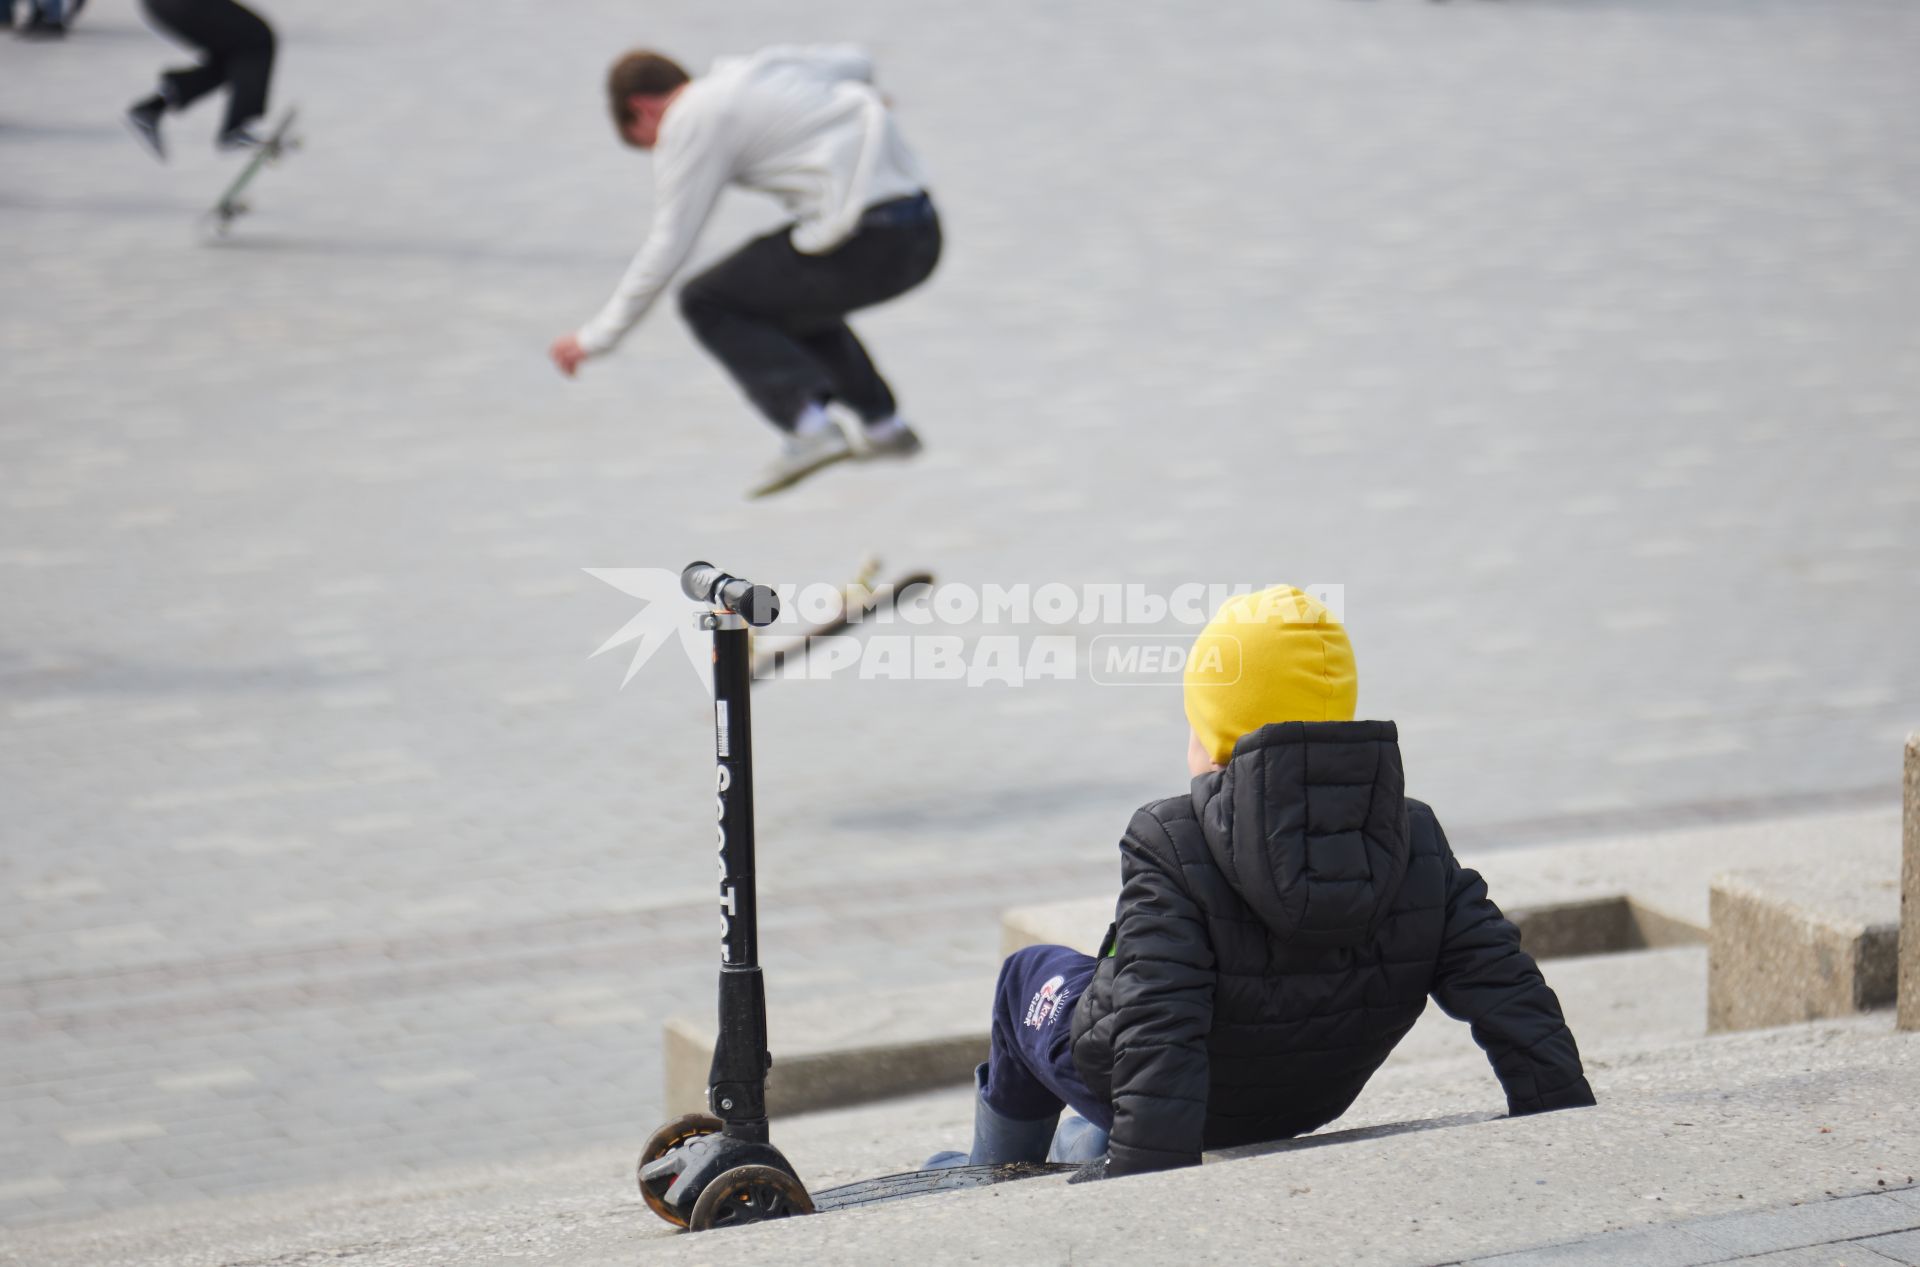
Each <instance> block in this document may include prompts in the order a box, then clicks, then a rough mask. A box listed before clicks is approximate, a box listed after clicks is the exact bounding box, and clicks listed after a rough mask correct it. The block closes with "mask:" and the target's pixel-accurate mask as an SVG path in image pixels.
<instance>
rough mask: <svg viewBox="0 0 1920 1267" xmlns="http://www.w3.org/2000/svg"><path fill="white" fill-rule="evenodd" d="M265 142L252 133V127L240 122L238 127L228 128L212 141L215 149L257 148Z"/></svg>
mask: <svg viewBox="0 0 1920 1267" xmlns="http://www.w3.org/2000/svg"><path fill="white" fill-rule="evenodd" d="M265 144H266V142H265V141H263V140H261V139H260V138H259V137H257V136H255V135H254V134H253V131H252V129H250V128H248V127H247V125H246V124H244V123H242V124H240V125H239V126H238V127H231V128H228V129H227V130H226V131H225V132H222V133H221V134H220V137H219V139H218V140H216V141H215V142H214V143H213V148H215V149H216V150H257V149H259V148H260V147H261V146H262V145H265Z"/></svg>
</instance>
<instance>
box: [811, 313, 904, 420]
mask: <svg viewBox="0 0 1920 1267" xmlns="http://www.w3.org/2000/svg"><path fill="white" fill-rule="evenodd" d="M794 337H795V338H796V339H797V340H799V343H800V346H801V347H803V348H805V349H806V350H807V352H808V354H809V355H811V356H812V357H813V359H814V361H815V362H816V363H818V364H819V366H820V368H821V369H823V370H825V371H826V372H827V378H828V379H829V380H830V381H831V382H832V383H833V396H834V399H836V400H838V401H841V402H842V403H844V404H845V405H846V407H847V408H849V409H851V410H853V411H854V412H855V413H857V414H859V415H860V419H861V421H862V422H879V421H880V420H881V419H882V418H891V417H892V416H893V415H894V413H895V412H897V410H898V406H897V405H896V404H895V403H894V399H893V389H892V388H890V387H888V386H887V380H886V379H884V378H881V377H880V371H879V369H878V368H877V367H876V366H875V365H874V363H873V358H872V357H870V356H868V355H867V349H866V348H865V347H864V346H863V345H862V344H861V342H860V340H859V338H858V337H857V336H856V335H855V334H854V333H853V328H852V327H851V326H849V325H848V324H847V323H846V322H844V321H836V322H834V323H833V324H832V325H831V326H829V327H827V328H826V329H824V330H811V331H805V332H796V333H795V334H794Z"/></svg>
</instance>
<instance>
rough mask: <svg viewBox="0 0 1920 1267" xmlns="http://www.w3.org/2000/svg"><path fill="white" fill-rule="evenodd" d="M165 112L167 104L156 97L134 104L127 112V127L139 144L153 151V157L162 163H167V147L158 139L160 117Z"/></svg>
mask: <svg viewBox="0 0 1920 1267" xmlns="http://www.w3.org/2000/svg"><path fill="white" fill-rule="evenodd" d="M166 112H167V103H166V102H164V101H162V100H160V98H158V97H148V98H147V99H146V100H145V101H140V102H136V103H134V105H133V106H132V108H130V109H129V110H128V111H127V126H128V127H129V128H131V129H132V130H133V134H134V136H135V137H137V138H139V140H140V143H141V144H142V145H145V146H146V147H147V148H148V149H149V150H151V151H153V156H154V157H155V158H157V159H159V160H160V161H161V162H163V163H164V162H166V161H167V146H166V142H164V141H162V140H161V139H160V117H161V116H162V115H164V114H165V113H166Z"/></svg>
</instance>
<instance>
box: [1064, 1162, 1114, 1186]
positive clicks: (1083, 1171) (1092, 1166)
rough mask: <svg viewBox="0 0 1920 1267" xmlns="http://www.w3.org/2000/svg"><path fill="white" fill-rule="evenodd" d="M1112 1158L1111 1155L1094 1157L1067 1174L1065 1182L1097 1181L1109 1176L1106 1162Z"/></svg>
mask: <svg viewBox="0 0 1920 1267" xmlns="http://www.w3.org/2000/svg"><path fill="white" fill-rule="evenodd" d="M1112 1160H1113V1159H1112V1158H1111V1157H1104V1156H1103V1157H1096V1158H1094V1159H1093V1160H1092V1161H1090V1162H1088V1163H1087V1164H1086V1165H1084V1166H1082V1167H1080V1169H1078V1170H1076V1171H1074V1172H1073V1173H1072V1174H1071V1175H1069V1176H1068V1177H1067V1182H1068V1183H1099V1182H1100V1181H1101V1180H1102V1179H1107V1178H1110V1177H1111V1176H1109V1175H1108V1173H1107V1163H1108V1162H1110V1161H1112Z"/></svg>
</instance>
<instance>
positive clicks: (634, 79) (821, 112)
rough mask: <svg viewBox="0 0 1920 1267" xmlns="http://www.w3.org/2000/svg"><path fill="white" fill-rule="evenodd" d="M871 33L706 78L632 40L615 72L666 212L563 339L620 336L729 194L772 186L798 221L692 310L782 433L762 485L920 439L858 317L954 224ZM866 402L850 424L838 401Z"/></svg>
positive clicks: (760, 244) (614, 97) (887, 453)
mask: <svg viewBox="0 0 1920 1267" xmlns="http://www.w3.org/2000/svg"><path fill="white" fill-rule="evenodd" d="M872 79H873V63H872V61H871V59H870V58H868V56H867V55H866V54H865V53H864V52H862V51H860V50H859V49H856V48H847V47H812V48H773V49H767V50H765V51H763V52H759V53H755V54H753V55H751V56H747V57H731V58H722V59H720V60H719V61H718V62H716V63H715V64H714V67H713V69H712V71H711V72H710V73H708V74H706V75H703V76H701V77H699V78H697V79H696V78H691V77H689V76H688V74H687V72H686V71H685V70H683V69H682V68H681V67H680V66H679V65H678V64H677V63H675V62H674V61H672V60H671V59H669V58H666V57H663V56H661V55H660V54H658V53H651V52H644V51H643V52H634V53H629V54H627V55H626V56H625V57H623V58H621V59H620V60H619V61H618V62H616V63H614V66H613V69H612V71H611V73H610V74H609V75H608V79H607V94H608V97H609V105H610V106H611V108H612V111H613V118H614V125H615V127H616V128H617V129H618V130H619V133H620V136H621V138H622V139H623V140H624V141H625V142H626V143H627V144H628V145H631V146H633V147H634V148H636V149H643V150H651V151H653V152H654V164H653V171H654V210H653V223H652V226H651V228H650V229H649V231H648V234H647V240H646V243H645V245H644V246H642V247H641V248H640V252H639V254H638V255H637V256H635V257H634V260H633V263H632V265H631V266H629V267H628V269H627V272H626V276H625V277H623V278H622V279H621V281H620V285H619V288H618V289H617V290H616V291H615V292H614V295H613V298H612V299H611V300H609V301H608V303H607V305H606V306H605V307H604V308H602V309H601V311H600V313H599V315H597V316H595V317H594V318H593V319H592V320H591V321H589V322H588V323H587V324H586V325H585V326H583V327H581V328H580V329H579V330H578V331H576V332H574V333H572V334H567V335H563V336H561V337H560V338H559V339H557V340H555V341H554V344H553V347H552V348H551V349H550V354H551V355H552V357H553V361H554V364H555V365H557V366H559V368H560V370H561V371H562V372H563V373H565V374H567V375H569V376H571V375H572V374H574V373H575V371H577V370H578V369H579V367H580V363H581V362H582V361H584V360H586V359H587V358H589V357H592V356H598V355H601V354H603V353H606V352H608V351H611V350H612V349H613V347H614V345H615V344H616V343H618V342H619V340H620V339H621V337H622V336H624V335H625V334H626V333H627V331H628V330H630V329H632V328H633V326H634V325H635V324H636V323H637V322H638V321H639V320H640V318H641V317H642V316H644V315H645V314H646V312H647V309H648V308H649V307H650V306H652V304H653V302H654V300H655V299H656V298H658V297H659V295H660V292H661V291H663V290H664V289H665V288H666V287H667V284H668V283H669V282H670V281H672V279H673V277H674V274H675V273H676V272H677V271H678V270H679V269H680V267H681V265H682V264H684V263H685V261H686V258H687V256H688V254H689V253H690V252H691V251H692V250H693V246H694V242H695V240H696V239H697V238H698V237H699V234H700V230H701V227H702V226H703V225H704V224H705V223H706V220H707V217H708V215H709V214H710V213H711V212H712V210H713V207H714V203H715V202H716V201H717V200H718V198H719V196H720V191H721V190H722V189H723V188H725V187H726V186H728V185H738V186H740V187H742V188H746V189H755V190H759V191H761V192H763V193H768V194H772V195H773V196H774V197H776V198H778V199H779V200H780V201H781V203H782V204H783V205H784V206H785V207H786V209H787V211H788V212H789V213H790V214H791V215H792V216H793V223H791V224H789V225H787V226H785V227H784V228H781V229H780V230H778V231H776V232H774V233H770V234H767V235H766V236H764V237H759V238H755V239H754V240H752V241H750V242H748V243H747V244H746V245H745V246H742V247H741V248H740V249H739V250H737V251H735V252H734V253H733V254H732V255H729V256H728V257H727V258H725V259H723V260H721V261H720V262H719V263H717V264H715V265H714V266H713V267H711V268H709V269H707V270H706V271H705V272H703V273H701V274H700V275H698V276H697V277H694V278H693V279H692V280H691V281H689V282H688V283H687V284H686V286H685V287H684V288H683V289H682V290H681V292H680V311H681V313H682V314H683V315H684V316H685V317H686V319H687V323H688V324H689V325H690V326H692V327H693V331H694V334H695V335H696V336H697V337H698V338H699V340H700V342H701V343H702V344H703V345H705V347H706V349H707V350H708V351H709V352H711V353H712V354H713V355H714V357H715V358H717V359H718V360H719V361H720V363H721V364H722V365H724V366H725V367H726V369H727V371H728V373H730V374H731V375H732V376H733V378H734V380H735V381H736V382H737V383H738V384H739V385H740V389H741V390H742V391H743V392H744V393H745V394H746V396H747V398H748V399H749V400H750V401H752V402H753V404H754V406H755V407H756V408H758V409H759V410H760V412H761V413H762V414H764V415H765V416H766V418H767V420H768V421H769V422H771V423H772V424H773V425H774V427H775V428H777V429H778V430H779V431H780V432H781V433H782V437H783V440H784V448H783V451H782V453H781V455H780V457H779V459H778V460H777V461H775V462H774V463H773V465H772V466H771V467H770V468H768V470H767V472H766V473H765V475H764V476H762V477H761V478H760V479H759V480H758V481H756V483H755V484H754V485H753V487H752V488H750V489H749V490H748V494H749V495H750V496H755V497H758V496H764V495H766V494H768V493H772V492H775V491H778V490H779V489H782V488H785V487H787V486H788V485H790V484H792V483H794V482H796V481H798V480H801V479H804V478H805V477H806V476H807V475H809V474H811V473H812V472H814V471H816V470H819V469H820V468H821V467H824V466H827V465H828V464H830V463H833V462H838V461H841V460H843V459H846V458H850V457H860V458H868V457H883V456H884V457H908V456H911V455H912V454H914V453H916V452H918V451H919V448H920V439H919V437H918V436H917V435H916V434H915V433H914V431H913V429H912V428H911V427H909V426H908V425H907V423H906V422H905V420H904V419H902V418H901V417H900V414H899V410H898V407H897V406H896V404H895V402H894V398H893V392H892V391H891V390H890V389H889V388H888V386H887V383H886V380H884V379H883V378H881V377H880V372H879V371H878V370H877V369H876V368H875V367H874V364H873V361H872V360H871V359H870V358H869V357H868V355H867V352H866V349H865V348H863V347H862V346H861V344H860V340H859V339H858V338H856V337H855V336H854V333H853V331H852V330H851V329H849V328H848V326H847V322H846V316H847V314H848V313H850V312H853V311H855V310H857V309H860V308H866V307H870V306H872V305H874V304H878V303H882V302H884V301H886V300H889V299H892V298H894V297H895V296H898V295H901V294H904V293H905V292H907V291H909V290H911V289H913V288H914V287H915V286H918V285H919V284H920V283H921V282H923V281H925V280H926V278H927V277H928V275H929V274H931V273H932V272H933V268H934V265H935V264H936V263H937V262H938V261H939V258H940V222H939V218H938V217H937V215H936V214H935V212H934V208H933V202H932V200H931V199H930V198H929V197H928V196H927V192H926V184H925V181H924V180H922V178H921V176H920V172H919V168H918V165H917V164H916V162H915V161H914V157H913V154H912V153H911V151H909V150H908V149H907V146H906V143H905V142H904V141H903V140H902V139H901V137H900V133H899V131H898V129H897V128H896V127H895V125H894V120H893V115H892V111H891V110H890V109H889V108H888V105H887V102H886V101H885V100H884V99H883V98H882V97H881V96H880V94H879V93H878V92H877V91H875V89H874V87H873V84H872ZM830 403H837V404H839V405H841V406H843V407H844V408H846V409H848V410H850V411H852V412H853V413H854V414H855V415H857V416H858V418H859V421H860V424H861V425H860V426H858V427H857V428H853V429H852V430H851V433H849V432H848V431H843V430H842V429H841V428H840V426H839V425H837V424H836V422H835V420H834V418H833V417H832V416H831V415H830V414H829V413H828V412H827V406H828V405H829V404H830Z"/></svg>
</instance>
